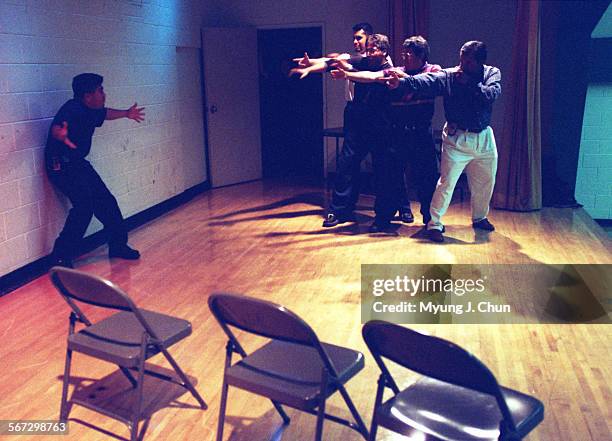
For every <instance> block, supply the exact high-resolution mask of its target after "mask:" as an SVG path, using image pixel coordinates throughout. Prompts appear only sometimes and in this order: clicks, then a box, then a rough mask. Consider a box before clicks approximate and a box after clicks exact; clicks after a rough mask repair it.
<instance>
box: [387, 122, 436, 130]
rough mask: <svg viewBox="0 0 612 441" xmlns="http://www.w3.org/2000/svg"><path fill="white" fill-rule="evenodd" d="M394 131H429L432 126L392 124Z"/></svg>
mask: <svg viewBox="0 0 612 441" xmlns="http://www.w3.org/2000/svg"><path fill="white" fill-rule="evenodd" d="M392 126H393V128H394V129H401V130H429V129H430V128H431V124H398V123H393V124H392Z"/></svg>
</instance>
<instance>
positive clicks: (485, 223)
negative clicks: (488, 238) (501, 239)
mask: <svg viewBox="0 0 612 441" xmlns="http://www.w3.org/2000/svg"><path fill="white" fill-rule="evenodd" d="M472 228H477V229H479V230H485V231H495V227H494V226H493V224H492V223H491V222H489V219H487V218H486V217H485V218H484V219H482V220H479V221H478V222H472Z"/></svg>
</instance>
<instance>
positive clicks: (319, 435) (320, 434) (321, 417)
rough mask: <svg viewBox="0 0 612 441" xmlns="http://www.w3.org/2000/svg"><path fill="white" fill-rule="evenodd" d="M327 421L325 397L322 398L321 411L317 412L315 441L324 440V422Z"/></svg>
mask: <svg viewBox="0 0 612 441" xmlns="http://www.w3.org/2000/svg"><path fill="white" fill-rule="evenodd" d="M324 421H325V397H324V396H323V395H322V396H321V403H319V411H318V412H317V431H316V433H315V441H321V440H322V439H323V422H324Z"/></svg>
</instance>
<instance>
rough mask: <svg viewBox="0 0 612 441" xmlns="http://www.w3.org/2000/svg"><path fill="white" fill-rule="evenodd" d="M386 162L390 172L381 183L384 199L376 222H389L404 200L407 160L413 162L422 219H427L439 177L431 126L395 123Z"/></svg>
mask: <svg viewBox="0 0 612 441" xmlns="http://www.w3.org/2000/svg"><path fill="white" fill-rule="evenodd" d="M383 163H384V166H383V167H384V168H385V169H386V171H387V173H386V174H385V175H383V182H382V183H381V186H382V188H381V196H382V200H381V202H380V210H379V211H378V212H377V215H376V217H377V222H380V223H385V222H388V221H389V220H391V218H392V217H393V215H394V214H395V211H396V210H397V208H398V207H400V206H402V205H403V204H404V200H405V199H404V193H405V183H404V171H405V168H406V164H408V165H409V166H410V170H411V172H412V173H411V175H412V177H413V182H414V183H415V184H416V189H417V195H418V198H419V202H420V204H421V214H422V215H423V220H424V221H425V222H426V221H428V220H429V217H430V215H429V206H430V204H431V198H432V196H433V194H434V191H435V189H436V183H437V181H438V167H437V161H436V152H435V149H434V140H433V133H432V130H431V127H429V126H425V125H422V126H405V125H398V124H395V125H393V127H392V130H391V142H390V144H389V148H388V150H387V151H386V154H385V155H384V160H383ZM379 213H380V214H379Z"/></svg>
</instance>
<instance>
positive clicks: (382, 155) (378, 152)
mask: <svg viewBox="0 0 612 441" xmlns="http://www.w3.org/2000/svg"><path fill="white" fill-rule="evenodd" d="M389 47H390V45H389V39H388V38H387V37H386V36H385V35H382V34H373V35H370V36H369V37H368V41H367V46H366V57H351V58H350V59H349V60H346V61H345V60H340V61H338V62H334V61H332V62H331V63H332V65H334V66H336V67H339V68H340V69H339V70H338V71H336V74H332V76H334V78H348V76H347V75H348V72H351V71H356V72H364V73H365V72H370V73H373V72H382V71H384V70H385V69H390V68H391V67H392V66H391V64H390V63H389V61H388V51H389ZM338 74H342V76H338ZM348 79H350V78H348ZM354 87H355V94H354V97H353V101H352V104H351V113H350V118H345V138H344V140H345V144H344V147H343V149H342V152H341V154H340V158H339V163H338V176H337V181H336V182H335V188H334V194H333V199H332V204H331V206H330V211H329V213H328V215H327V219H326V221H327V222H329V221H330V220H333V219H334V217H340V216H339V213H342V211H340V210H339V203H340V202H341V201H343V200H346V198H347V197H348V196H349V194H350V192H351V191H354V189H352V186H354V182H352V181H351V179H352V177H354V176H355V174H357V173H359V168H360V166H361V161H362V160H363V158H364V157H365V156H366V155H367V154H368V153H371V155H372V168H373V169H374V187H375V193H376V202H375V204H374V211H375V213H376V219H377V221H375V223H374V224H373V225H372V227H371V228H370V231H371V232H378V231H381V229H380V228H379V225H380V223H381V222H379V220H380V219H381V218H382V217H385V218H386V217H387V212H388V211H389V207H390V205H389V200H388V194H387V192H388V189H389V188H388V185H387V182H388V181H387V178H386V176H385V175H386V173H387V169H388V167H389V165H388V161H387V151H388V147H389V142H390V137H389V135H390V131H389V128H390V121H389V93H388V91H387V90H386V88H385V87H384V84H381V83H363V82H356V83H355V86H354ZM347 127H348V130H347ZM357 158H358V160H356V159H357ZM402 182H403V181H402ZM402 190H404V191H405V187H402ZM357 194H358V193H357ZM398 208H399V207H398V206H397V205H396V206H394V207H393V212H392V213H390V214H389V217H390V216H392V215H393V214H395V211H396V210H397V209H398ZM408 209H409V207H408ZM341 219H342V218H341ZM386 223H388V222H386ZM323 225H324V226H332V225H326V224H325V223H324V224H323Z"/></svg>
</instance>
